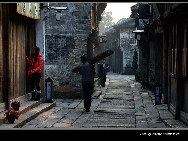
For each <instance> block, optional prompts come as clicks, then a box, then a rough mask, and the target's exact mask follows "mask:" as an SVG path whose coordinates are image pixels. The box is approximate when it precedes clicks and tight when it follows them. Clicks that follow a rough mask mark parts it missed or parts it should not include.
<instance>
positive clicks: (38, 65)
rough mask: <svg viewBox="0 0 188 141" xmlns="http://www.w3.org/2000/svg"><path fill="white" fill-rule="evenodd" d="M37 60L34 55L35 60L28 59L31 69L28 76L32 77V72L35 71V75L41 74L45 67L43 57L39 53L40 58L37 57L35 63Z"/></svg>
mask: <svg viewBox="0 0 188 141" xmlns="http://www.w3.org/2000/svg"><path fill="white" fill-rule="evenodd" d="M35 58H36V56H35V55H34V57H33V58H31V59H28V58H27V59H26V60H27V63H28V64H29V65H30V68H29V70H28V76H29V77H31V76H32V72H31V70H33V71H34V73H41V69H42V66H43V60H42V55H41V54H40V53H39V56H38V57H37V62H35Z"/></svg>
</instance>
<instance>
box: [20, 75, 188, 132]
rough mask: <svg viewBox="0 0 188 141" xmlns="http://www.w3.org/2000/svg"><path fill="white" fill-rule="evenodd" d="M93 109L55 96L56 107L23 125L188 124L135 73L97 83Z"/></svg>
mask: <svg viewBox="0 0 188 141" xmlns="http://www.w3.org/2000/svg"><path fill="white" fill-rule="evenodd" d="M92 97H93V98H92V104H91V111H90V112H89V113H86V112H83V100H82V99H55V101H56V107H54V108H52V109H50V110H48V111H47V112H44V113H42V114H40V115H39V116H37V117H36V118H35V119H33V120H31V121H30V122H28V123H26V124H25V125H24V126H23V127H22V128H24V129H26V128H29V129H31V128H71V129H72V128H73V129H80V128H92V129H93V128H97V129H98V128H105V129H107V128H110V129H111V128H122V129H125V128H187V127H188V126H187V125H186V124H184V123H183V122H181V121H179V120H175V119H174V116H173V115H172V114H171V113H170V112H169V110H168V108H167V105H166V104H160V105H154V94H152V93H151V92H149V91H147V90H143V89H141V85H140V83H138V82H136V81H135V80H134V75H118V74H109V75H107V82H106V87H105V88H101V87H98V86H96V87H95V93H94V94H93V96H92Z"/></svg>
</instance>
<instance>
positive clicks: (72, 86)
mask: <svg viewBox="0 0 188 141" xmlns="http://www.w3.org/2000/svg"><path fill="white" fill-rule="evenodd" d="M44 5H45V4H44ZM49 6H50V7H51V6H56V7H62V6H63V7H67V10H63V11H62V13H61V11H57V10H55V9H50V10H46V11H44V13H43V14H44V15H43V17H44V21H45V35H44V36H45V75H46V76H45V77H46V78H47V77H49V76H50V77H51V78H52V79H53V81H54V85H55V90H58V92H57V93H58V94H59V95H61V96H63V92H65V93H69V94H68V95H67V96H70V97H74V96H80V95H81V93H82V90H81V76H80V75H79V74H74V73H72V69H73V68H74V67H76V66H77V65H78V64H80V56H81V55H82V54H86V53H87V38H88V36H89V34H90V33H91V6H90V3H50V5H49ZM45 15H46V16H45ZM58 16H60V18H59V17H58ZM41 22H42V21H41ZM39 24H40V23H39ZM62 87H67V88H68V89H66V91H63V90H65V89H62ZM60 90H62V91H60ZM68 90H69V91H68ZM72 94H73V95H72Z"/></svg>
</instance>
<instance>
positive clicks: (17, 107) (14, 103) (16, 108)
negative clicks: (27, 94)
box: [11, 101, 21, 111]
mask: <svg viewBox="0 0 188 141" xmlns="http://www.w3.org/2000/svg"><path fill="white" fill-rule="evenodd" d="M20 104H21V101H14V102H12V103H11V107H12V108H14V110H15V111H19V108H20Z"/></svg>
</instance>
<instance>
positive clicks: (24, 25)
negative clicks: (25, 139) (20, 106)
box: [0, 4, 35, 102]
mask: <svg viewBox="0 0 188 141" xmlns="http://www.w3.org/2000/svg"><path fill="white" fill-rule="evenodd" d="M3 6H4V4H1V5H0V7H1V8H0V39H2V40H3V41H2V40H0V102H3V95H4V94H3V93H5V91H6V89H3V88H2V83H4V82H3V80H4V81H9V86H8V87H6V88H8V89H9V93H10V99H13V98H17V97H19V96H23V95H25V94H26V85H28V83H26V81H27V70H26V57H25V56H28V57H30V56H31V53H32V50H33V47H34V43H35V40H34V38H35V36H34V34H35V21H34V20H32V19H30V18H28V17H25V16H22V15H20V14H18V13H17V12H16V4H8V5H7V6H6V8H8V13H6V14H7V15H8V16H6V17H5V16H3V14H2V12H1V9H2V7H3ZM5 11H6V10H5ZM6 12H7V11H6ZM2 17H3V18H2ZM3 20H7V21H8V25H7V27H6V28H7V31H8V37H7V38H6V37H4V38H2V37H1V35H2V34H3V33H2V30H1V28H4V27H3V26H2V24H1V23H2V21H3ZM5 40H6V41H5ZM4 42H5V43H8V45H7V47H8V50H9V52H8V53H6V51H5V49H4V50H3V49H2V46H4V45H3V43H4ZM7 54H8V58H9V62H8V65H9V66H7V67H5V66H6V64H5V62H6V61H5V58H4V56H5V57H6V56H7ZM2 67H3V69H2ZM7 69H8V72H9V80H5V79H3V78H2V77H3V76H4V74H5V72H6V71H7ZM4 78H5V77H4ZM5 94H6V93H5Z"/></svg>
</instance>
